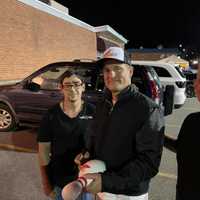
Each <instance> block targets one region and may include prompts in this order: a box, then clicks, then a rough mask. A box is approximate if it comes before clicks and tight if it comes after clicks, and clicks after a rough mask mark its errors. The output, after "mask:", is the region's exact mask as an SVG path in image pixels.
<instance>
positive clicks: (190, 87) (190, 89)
mask: <svg viewBox="0 0 200 200" xmlns="http://www.w3.org/2000/svg"><path fill="white" fill-rule="evenodd" d="M186 95H187V97H188V98H192V97H195V92H194V86H193V85H192V84H188V85H187V86H186Z"/></svg>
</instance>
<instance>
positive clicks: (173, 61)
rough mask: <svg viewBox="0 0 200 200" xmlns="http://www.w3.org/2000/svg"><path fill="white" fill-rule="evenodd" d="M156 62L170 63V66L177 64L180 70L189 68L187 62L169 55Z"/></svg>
mask: <svg viewBox="0 0 200 200" xmlns="http://www.w3.org/2000/svg"><path fill="white" fill-rule="evenodd" d="M158 62H166V63H170V64H177V65H179V66H180V67H182V68H188V67H189V62H188V61H187V60H184V59H182V58H179V57H178V56H176V55H171V56H169V57H167V58H164V59H161V60H159V61H158Z"/></svg>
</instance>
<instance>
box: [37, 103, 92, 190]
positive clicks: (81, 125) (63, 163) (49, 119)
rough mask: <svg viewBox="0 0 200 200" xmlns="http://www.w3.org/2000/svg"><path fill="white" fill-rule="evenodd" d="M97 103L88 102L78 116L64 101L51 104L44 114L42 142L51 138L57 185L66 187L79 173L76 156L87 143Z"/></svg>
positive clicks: (40, 131)
mask: <svg viewBox="0 0 200 200" xmlns="http://www.w3.org/2000/svg"><path fill="white" fill-rule="evenodd" d="M93 114H94V106H93V105H91V104H84V106H83V109H82V111H81V112H80V113H79V115H78V116H77V117H75V118H70V117H68V116H67V115H66V114H65V113H64V112H63V110H62V109H61V107H60V105H59V104H57V105H55V106H54V107H53V108H51V109H50V110H49V111H48V113H47V114H46V115H45V116H44V118H43V120H42V122H41V126H40V129H39V134H38V142H51V161H50V164H49V169H50V175H51V176H50V179H51V181H52V183H53V184H54V185H57V186H60V187H63V186H64V185H66V184H67V183H69V182H71V181H73V180H74V179H75V178H76V176H77V172H78V169H77V166H76V164H75V163H74V158H75V156H76V155H77V154H78V153H80V152H81V150H82V149H83V148H84V147H85V138H86V134H87V128H88V125H89V122H90V121H91V120H92V118H93Z"/></svg>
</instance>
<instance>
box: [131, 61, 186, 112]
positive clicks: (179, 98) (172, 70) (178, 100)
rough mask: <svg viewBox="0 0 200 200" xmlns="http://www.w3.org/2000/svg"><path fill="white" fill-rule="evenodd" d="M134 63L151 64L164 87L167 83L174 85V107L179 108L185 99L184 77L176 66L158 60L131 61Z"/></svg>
mask: <svg viewBox="0 0 200 200" xmlns="http://www.w3.org/2000/svg"><path fill="white" fill-rule="evenodd" d="M132 64H133V66H134V65H148V66H152V67H153V68H154V69H155V71H156V72H157V74H158V76H159V79H160V81H161V84H162V85H163V86H164V88H165V87H166V86H167V85H173V86H174V108H180V107H181V106H182V105H184V103H185V100H186V94H185V89H186V78H185V75H184V74H183V73H182V71H181V70H180V68H179V67H178V66H175V65H173V64H169V63H162V62H158V61H142V60H138V61H132Z"/></svg>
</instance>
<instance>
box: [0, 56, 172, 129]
mask: <svg viewBox="0 0 200 200" xmlns="http://www.w3.org/2000/svg"><path fill="white" fill-rule="evenodd" d="M134 67H135V69H134V76H133V78H132V82H133V83H135V85H136V86H137V87H138V88H139V90H140V91H141V92H142V93H144V94H146V95H147V96H149V97H150V98H152V99H153V100H154V101H156V102H157V103H158V104H159V105H160V106H161V107H163V91H162V87H161V85H160V81H159V78H158V76H157V74H156V73H155V71H154V70H153V69H152V68H151V67H147V66H134ZM69 68H74V69H75V70H77V72H78V73H80V74H81V75H82V76H83V77H84V78H85V82H86V92H85V94H84V98H85V99H86V100H88V101H90V102H92V103H96V102H97V101H98V100H99V99H100V98H101V97H102V94H103V91H104V82H103V76H102V73H101V72H99V71H98V70H97V67H96V63H95V62H89V61H87V62H84V61H78V60H76V61H73V62H58V63H52V64H49V65H47V66H45V67H42V68H41V69H40V70H38V71H36V72H34V73H33V74H31V75H30V76H28V77H27V78H25V79H24V80H22V81H21V82H19V83H17V84H13V85H7V86H0V131H9V130H12V129H13V128H15V127H17V126H18V125H28V126H38V125H39V122H40V121H41V118H42V116H43V115H44V113H45V112H46V111H47V110H48V109H49V108H50V107H51V106H53V105H54V104H56V103H57V102H59V101H60V100H61V99H62V98H63V96H62V94H61V93H60V91H59V89H58V85H59V78H60V76H61V75H62V74H63V73H64V72H65V71H66V70H67V69H69ZM168 107H169V106H168ZM170 109H171V108H167V111H166V109H165V114H170V113H171V112H172V109H171V110H170Z"/></svg>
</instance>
